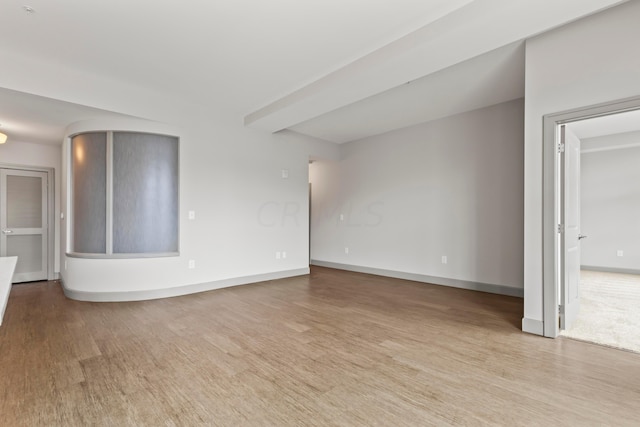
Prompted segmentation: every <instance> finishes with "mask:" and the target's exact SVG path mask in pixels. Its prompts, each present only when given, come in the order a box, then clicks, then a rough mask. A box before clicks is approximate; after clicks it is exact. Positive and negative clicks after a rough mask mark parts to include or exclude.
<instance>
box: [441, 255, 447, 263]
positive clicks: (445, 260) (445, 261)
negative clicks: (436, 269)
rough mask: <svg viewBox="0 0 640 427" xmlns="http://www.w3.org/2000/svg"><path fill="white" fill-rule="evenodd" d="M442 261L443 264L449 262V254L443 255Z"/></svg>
mask: <svg viewBox="0 0 640 427" xmlns="http://www.w3.org/2000/svg"><path fill="white" fill-rule="evenodd" d="M442 263H443V264H446V263H447V256H446V255H442Z"/></svg>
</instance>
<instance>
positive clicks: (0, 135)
mask: <svg viewBox="0 0 640 427" xmlns="http://www.w3.org/2000/svg"><path fill="white" fill-rule="evenodd" d="M5 142H7V135H5V134H4V133H2V132H0V144H4V143H5Z"/></svg>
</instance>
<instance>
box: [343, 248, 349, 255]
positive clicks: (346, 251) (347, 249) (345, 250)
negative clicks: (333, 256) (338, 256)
mask: <svg viewBox="0 0 640 427" xmlns="http://www.w3.org/2000/svg"><path fill="white" fill-rule="evenodd" d="M344 253H345V254H348V253H349V248H347V247H346V246H345V247H344Z"/></svg>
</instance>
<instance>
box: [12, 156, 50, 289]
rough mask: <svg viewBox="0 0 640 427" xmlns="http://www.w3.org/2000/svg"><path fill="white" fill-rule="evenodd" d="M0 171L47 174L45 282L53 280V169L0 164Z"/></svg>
mask: <svg viewBox="0 0 640 427" xmlns="http://www.w3.org/2000/svg"><path fill="white" fill-rule="evenodd" d="M0 169H13V170H23V171H32V172H44V173H46V174H47V239H48V241H47V280H55V279H56V274H55V271H54V270H55V247H56V242H55V236H56V228H57V227H56V222H55V169H54V168H46V167H38V166H27V165H16V164H11V163H2V162H0Z"/></svg>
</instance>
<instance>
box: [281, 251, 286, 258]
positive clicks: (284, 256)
mask: <svg viewBox="0 0 640 427" xmlns="http://www.w3.org/2000/svg"><path fill="white" fill-rule="evenodd" d="M286 257H287V253H286V252H285V251H282V258H283V259H284V258H286Z"/></svg>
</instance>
